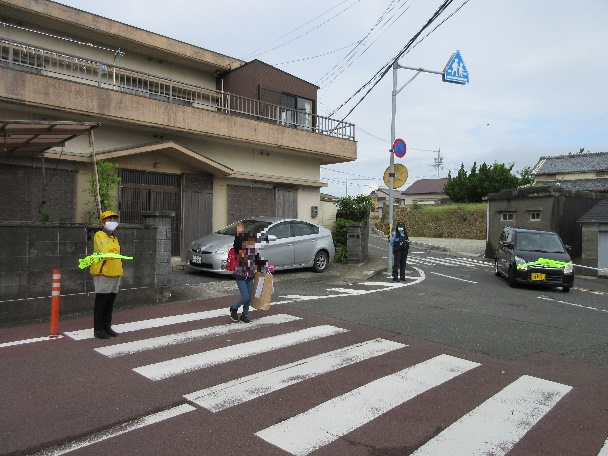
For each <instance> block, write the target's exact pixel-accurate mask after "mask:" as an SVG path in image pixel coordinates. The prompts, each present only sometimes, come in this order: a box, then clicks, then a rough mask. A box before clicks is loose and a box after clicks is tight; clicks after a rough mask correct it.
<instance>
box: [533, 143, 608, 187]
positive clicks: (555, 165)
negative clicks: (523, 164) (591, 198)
mask: <svg viewBox="0 0 608 456" xmlns="http://www.w3.org/2000/svg"><path fill="white" fill-rule="evenodd" d="M532 172H533V174H535V176H536V183H537V184H540V185H546V186H548V187H561V188H565V189H568V190H584V191H589V192H608V152H597V153H589V154H575V155H558V156H555V157H545V158H541V159H540V160H539V161H538V163H537V164H536V166H535V167H534V169H533V171H532Z"/></svg>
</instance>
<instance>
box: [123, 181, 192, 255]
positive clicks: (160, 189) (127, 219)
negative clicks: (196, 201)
mask: <svg viewBox="0 0 608 456" xmlns="http://www.w3.org/2000/svg"><path fill="white" fill-rule="evenodd" d="M120 179H121V185H120V200H119V207H120V221H121V222H123V223H131V224H136V225H139V224H143V222H144V220H143V217H142V215H141V213H142V212H146V211H172V212H175V217H173V219H172V220H171V256H179V255H180V176H177V175H174V174H162V173H151V172H142V171H132V170H126V169H122V170H120Z"/></svg>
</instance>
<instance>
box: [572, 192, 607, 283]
mask: <svg viewBox="0 0 608 456" xmlns="http://www.w3.org/2000/svg"><path fill="white" fill-rule="evenodd" d="M578 223H580V224H581V225H582V230H583V252H582V256H581V265H583V266H586V267H585V268H583V270H582V271H581V272H582V273H583V274H586V275H598V276H603V277H607V276H608V200H604V201H600V202H599V203H598V204H597V205H595V206H594V207H593V208H592V209H591V210H590V211H589V212H587V213H586V214H585V215H583V216H582V217H581V218H580V219H578Z"/></svg>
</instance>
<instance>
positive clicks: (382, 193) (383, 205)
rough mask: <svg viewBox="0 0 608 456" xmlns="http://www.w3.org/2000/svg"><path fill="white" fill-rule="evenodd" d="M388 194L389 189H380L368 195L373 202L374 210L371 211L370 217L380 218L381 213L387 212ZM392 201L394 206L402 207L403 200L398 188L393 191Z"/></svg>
mask: <svg viewBox="0 0 608 456" xmlns="http://www.w3.org/2000/svg"><path fill="white" fill-rule="evenodd" d="M388 193H389V189H388V188H384V187H381V188H379V189H378V190H375V191H373V192H371V193H370V196H371V197H372V200H373V201H374V208H373V209H372V213H371V215H372V216H374V215H376V217H378V218H380V217H382V214H383V212H384V211H385V210H386V211H388ZM393 201H394V204H395V206H403V205H404V204H405V199H404V198H403V192H402V191H400V190H399V189H398V188H395V189H393Z"/></svg>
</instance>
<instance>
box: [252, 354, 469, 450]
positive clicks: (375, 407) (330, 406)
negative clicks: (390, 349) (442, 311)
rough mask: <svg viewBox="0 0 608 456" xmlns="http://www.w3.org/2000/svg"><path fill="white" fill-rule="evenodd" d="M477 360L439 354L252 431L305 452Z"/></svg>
mask: <svg viewBox="0 0 608 456" xmlns="http://www.w3.org/2000/svg"><path fill="white" fill-rule="evenodd" d="M477 366H479V363H475V362H472V361H467V360H464V359H460V358H455V357H453V356H449V355H439V356H436V357H435V358H432V359H430V360H428V361H425V362H422V363H420V364H417V365H415V366H412V367H408V368H407V369H404V370H402V371H399V372H397V373H395V374H391V375H388V376H386V377H383V378H380V379H378V380H375V381H373V382H371V383H368V384H367V385H363V386H361V387H360V388H357V389H355V390H353V391H350V392H348V393H346V394H343V395H341V396H338V397H336V398H334V399H331V400H329V401H327V402H324V403H323V404H320V405H318V406H317V407H314V408H312V409H310V410H308V411H306V412H304V413H301V414H299V415H296V416H294V417H293V418H290V419H288V420H285V421H283V422H281V423H278V424H275V425H274V426H271V427H269V428H266V429H264V430H262V431H259V432H257V433H256V435H257V436H258V437H260V438H262V439H264V440H266V441H267V442H269V443H271V444H273V445H275V446H277V447H279V448H281V449H283V450H285V451H287V452H289V453H291V454H294V455H306V454H309V453H310V452H312V451H314V450H316V449H318V448H320V447H322V446H324V445H327V444H328V443H330V442H333V441H334V440H337V439H339V438H340V437H342V436H344V435H346V434H347V433H349V432H351V431H353V430H355V429H357V428H358V427H360V426H363V425H364V424H366V423H368V422H369V421H371V420H373V419H374V418H377V417H379V416H380V415H382V414H383V413H386V412H388V411H389V410H391V409H393V408H395V407H397V406H399V405H401V404H403V403H404V402H406V401H408V400H410V399H412V398H414V397H416V396H418V395H419V394H422V393H423V392H425V391H428V390H429V389H431V388H434V387H436V386H438V385H441V384H442V383H444V382H447V381H448V380H451V379H452V378H454V377H457V376H458V375H460V374H462V373H464V372H467V371H468V370H470V369H473V368H474V367H477Z"/></svg>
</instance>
